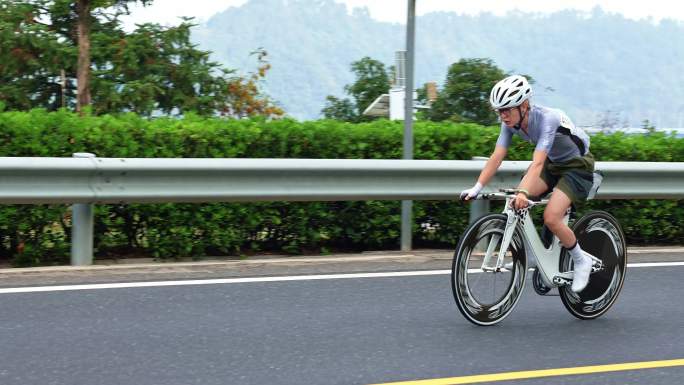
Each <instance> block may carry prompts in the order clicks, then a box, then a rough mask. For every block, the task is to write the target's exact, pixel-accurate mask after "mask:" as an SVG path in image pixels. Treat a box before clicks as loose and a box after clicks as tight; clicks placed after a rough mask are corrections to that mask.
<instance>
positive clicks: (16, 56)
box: [0, 0, 283, 117]
mask: <svg viewBox="0 0 684 385" xmlns="http://www.w3.org/2000/svg"><path fill="white" fill-rule="evenodd" d="M80 1H84V0H78V1H74V0H33V1H25V2H17V1H13V2H9V3H2V4H0V38H2V39H1V40H0V63H2V64H0V101H2V102H3V103H4V104H5V105H6V108H7V109H30V108H34V107H43V108H47V109H50V110H54V109H57V108H60V107H62V106H64V107H69V108H76V109H77V110H79V111H80V110H82V109H83V108H84V107H85V106H88V105H92V110H93V111H94V112H95V113H109V112H122V111H133V112H137V113H140V114H143V115H148V116H149V115H152V114H159V113H163V114H183V113H185V112H189V111H194V112H197V113H199V114H202V115H211V114H222V115H224V116H235V117H243V116H250V115H259V114H260V115H267V116H280V115H282V114H283V111H282V110H281V109H279V108H278V107H276V106H275V105H274V104H273V102H272V101H271V100H270V99H269V98H267V97H265V96H263V95H262V93H261V90H260V87H259V81H260V80H261V79H262V78H263V77H264V76H265V74H266V72H267V71H268V69H269V68H270V65H269V64H268V63H267V62H266V60H265V59H264V58H265V57H266V52H265V51H263V50H261V51H259V52H260V53H259V54H258V60H259V63H258V64H259V67H258V70H257V72H256V73H254V74H251V76H249V77H248V78H243V77H241V76H238V75H237V74H235V73H234V71H232V70H228V69H226V68H224V67H222V66H221V65H220V64H218V63H216V62H213V61H211V60H210V58H209V55H210V52H208V51H201V50H198V49H197V48H196V46H195V45H194V44H192V43H191V42H190V29H191V28H192V26H193V24H192V20H191V19H184V20H183V22H182V23H181V24H180V25H178V26H175V27H162V26H159V25H158V24H143V25H139V26H137V28H136V29H135V31H133V32H131V33H127V32H125V31H124V30H123V28H122V27H121V22H120V20H119V18H120V16H122V15H125V14H127V13H128V4H129V3H131V2H133V0H128V1H124V0H117V1H115V0H108V1H105V0H88V1H86V3H87V4H86V3H84V4H80V5H79V4H78V2H80ZM137 2H138V3H143V4H148V3H149V2H150V0H138V1H137ZM79 7H84V8H83V9H80V8H79ZM79 12H80V16H79ZM87 14H90V17H88V16H87ZM79 17H80V19H79ZM84 20H85V22H86V24H88V25H86V26H84V27H77V25H80V24H78V23H79V22H83V21H84ZM81 35H83V36H81ZM86 35H87V37H85V36H86ZM84 49H85V51H87V52H85V53H84ZM84 55H85V56H84Z"/></svg>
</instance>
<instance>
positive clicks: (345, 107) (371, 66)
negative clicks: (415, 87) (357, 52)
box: [321, 56, 390, 122]
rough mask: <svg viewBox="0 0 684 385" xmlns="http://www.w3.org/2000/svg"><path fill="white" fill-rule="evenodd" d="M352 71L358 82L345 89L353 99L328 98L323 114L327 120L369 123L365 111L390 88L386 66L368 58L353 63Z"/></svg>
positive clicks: (330, 96)
mask: <svg viewBox="0 0 684 385" xmlns="http://www.w3.org/2000/svg"><path fill="white" fill-rule="evenodd" d="M351 70H352V72H353V73H354V75H355V77H356V81H355V82H354V83H352V84H347V85H346V86H345V87H344V90H345V92H346V93H347V94H348V95H349V96H351V97H352V99H353V100H350V99H348V98H344V99H339V98H337V97H335V96H332V95H328V96H327V97H326V105H325V107H324V108H323V110H321V113H322V114H323V116H324V117H325V118H326V119H335V120H343V121H347V122H361V121H368V120H370V118H368V117H364V116H363V111H364V110H365V109H366V108H368V106H369V105H370V104H371V103H372V102H373V101H374V100H375V99H376V98H377V97H378V96H380V95H382V94H386V93H387V91H388V90H389V87H390V76H389V74H388V70H387V69H386V68H385V65H384V64H383V63H382V62H380V61H378V60H375V59H371V58H370V57H368V56H365V57H363V58H362V59H360V60H357V61H355V62H352V63H351Z"/></svg>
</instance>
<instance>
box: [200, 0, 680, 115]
mask: <svg viewBox="0 0 684 385" xmlns="http://www.w3.org/2000/svg"><path fill="white" fill-rule="evenodd" d="M402 4H403V2H402ZM402 6H403V5H402ZM405 34H406V31H405V26H404V25H401V24H397V23H386V22H379V21H376V20H374V19H372V18H371V17H370V15H369V13H368V11H367V10H366V9H365V8H356V9H354V11H353V12H351V14H350V13H349V12H348V11H347V8H346V6H345V5H344V4H339V3H336V2H335V1H334V0H251V1H249V2H247V3H245V4H244V5H243V6H241V7H233V8H229V9H227V10H225V11H223V12H220V13H217V14H216V15H214V16H213V17H211V18H210V19H209V20H208V21H207V22H206V23H203V24H201V25H199V26H197V27H195V29H194V30H193V41H195V42H196V43H197V44H198V45H199V46H200V47H201V48H202V49H207V50H211V51H213V55H214V56H213V57H214V59H215V60H217V61H220V62H222V63H224V64H226V66H228V67H230V68H236V69H238V70H240V71H242V72H248V71H250V70H254V69H255V68H256V58H255V57H253V56H250V55H249V54H250V52H252V51H254V50H256V49H257V48H260V47H263V48H264V49H265V50H266V51H267V52H268V54H269V55H268V58H269V61H270V63H271V64H272V65H273V68H272V70H271V71H270V72H269V73H268V75H267V80H266V82H265V84H264V87H265V89H266V91H267V93H268V94H269V95H270V96H271V97H273V98H274V99H275V100H276V101H278V102H279V103H280V104H281V105H282V106H283V107H284V108H285V110H286V111H287V112H288V113H289V114H290V115H292V116H294V117H296V118H298V119H316V118H319V117H320V110H321V108H322V107H323V105H324V99H325V96H326V95H331V94H332V95H336V96H343V95H344V92H343V87H344V85H345V84H348V83H351V82H353V81H354V78H353V76H352V74H351V72H350V69H349V65H350V63H351V62H352V61H355V60H358V59H360V58H362V57H364V56H370V57H372V58H374V59H378V60H381V61H383V62H384V63H385V64H387V65H392V64H394V62H393V61H394V52H395V51H397V50H401V49H404V47H405ZM474 57H487V58H492V59H493V60H494V61H495V62H496V64H497V65H498V66H499V67H501V68H502V69H504V70H505V71H508V72H515V73H524V74H529V75H531V76H532V77H533V78H534V79H535V80H536V83H535V85H534V89H535V96H534V99H533V100H534V101H535V102H538V103H540V104H545V105H548V106H552V107H557V108H561V109H563V110H565V111H566V112H567V113H568V114H569V115H570V116H571V117H572V118H573V119H574V120H575V121H576V123H578V124H580V125H597V124H601V121H603V123H604V124H605V121H606V120H609V121H612V123H613V124H617V125H619V126H622V125H631V126H639V125H641V122H642V121H643V120H645V119H648V120H649V121H650V122H651V123H653V124H655V126H656V127H658V128H661V127H684V60H683V59H684V23H682V22H677V21H672V20H663V21H660V22H659V23H655V22H653V21H652V20H641V21H635V20H631V19H626V18H624V17H622V16H620V15H617V14H610V13H606V12H604V11H602V10H601V9H600V8H595V9H594V10H593V11H591V12H589V13H586V12H579V11H561V12H557V13H553V14H548V15H541V14H535V13H523V12H511V13H508V14H506V15H505V16H495V15H492V14H487V13H484V14H480V15H477V16H468V15H458V14H455V13H448V12H436V13H429V14H426V15H423V16H420V17H418V18H417V19H416V84H417V85H421V84H423V83H425V82H427V81H431V80H434V81H437V82H438V84H439V85H441V84H442V83H443V82H444V79H445V77H446V73H447V68H448V66H449V65H450V64H451V63H454V62H456V61H458V60H459V59H460V58H474Z"/></svg>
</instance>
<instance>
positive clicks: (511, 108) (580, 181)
mask: <svg viewBox="0 0 684 385" xmlns="http://www.w3.org/2000/svg"><path fill="white" fill-rule="evenodd" d="M530 96H532V88H531V87H530V85H529V83H528V81H527V79H526V78H525V77H524V76H520V75H513V76H509V77H506V78H505V79H503V80H501V81H499V82H498V83H496V85H495V86H494V88H492V91H491V93H490V96H489V102H490V104H491V106H492V108H494V110H495V111H496V112H497V114H498V115H499V117H500V119H501V132H500V134H499V138H498V140H497V142H496V147H495V149H494V152H493V153H492V155H491V156H490V158H489V160H488V161H487V163H486V165H485V167H484V169H483V170H482V172H481V173H480V176H479V178H478V179H477V183H476V184H475V185H474V186H473V187H472V188H470V189H467V190H465V191H463V192H462V193H461V199H464V200H470V199H472V198H474V197H475V196H477V194H478V193H479V192H480V191H481V190H482V187H483V186H485V185H487V183H488V182H489V181H490V180H491V179H492V177H493V176H494V174H495V173H496V171H497V170H498V168H499V166H500V165H501V162H502V161H503V159H504V158H505V156H506V153H507V152H508V147H509V145H510V143H511V138H512V137H513V134H517V135H518V136H520V137H521V138H522V139H523V140H525V141H528V142H530V143H532V144H534V145H535V149H534V154H533V156H532V164H531V165H530V167H529V168H528V169H527V172H526V173H525V176H524V177H523V178H522V180H521V182H520V185H519V187H518V189H517V192H518V193H517V195H516V197H515V200H514V202H513V203H514V206H515V208H516V209H518V210H520V209H524V208H526V207H527V206H528V198H529V197H530V196H541V195H545V194H547V193H549V192H551V191H553V192H552V194H551V198H550V200H549V203H548V205H547V206H546V209H545V210H544V223H545V224H546V226H547V227H548V228H549V230H551V232H553V233H554V234H555V235H556V236H557V237H558V239H559V240H560V241H561V243H562V245H563V246H564V247H565V248H566V249H568V251H569V252H570V254H571V255H572V259H573V262H574V276H573V280H572V287H571V289H572V291H574V292H576V293H577V292H580V291H582V290H584V288H585V287H586V286H587V284H588V282H589V275H590V273H591V267H592V259H591V255H590V254H589V253H587V252H585V251H583V250H582V249H581V247H580V245H579V244H578V243H577V238H576V237H575V234H574V233H573V232H572V230H571V229H570V228H569V227H568V226H567V225H566V224H565V223H563V217H564V216H565V213H566V211H567V209H568V208H569V207H570V205H572V204H574V205H575V206H578V205H579V204H581V203H582V202H584V201H585V200H586V198H587V196H588V194H589V191H590V190H591V187H592V184H593V171H594V157H593V155H592V154H591V153H590V152H589V136H588V135H587V134H586V133H585V132H584V131H583V130H582V129H581V128H579V127H575V125H574V124H573V123H572V121H571V120H570V119H569V118H568V117H567V115H565V113H564V112H563V111H561V110H558V109H553V108H548V107H544V106H540V105H536V104H532V103H531V102H530Z"/></svg>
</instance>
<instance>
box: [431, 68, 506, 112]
mask: <svg viewBox="0 0 684 385" xmlns="http://www.w3.org/2000/svg"><path fill="white" fill-rule="evenodd" d="M505 76H506V73H505V72H504V71H503V70H501V69H500V68H499V67H497V66H496V65H495V64H494V62H493V61H492V60H491V59H479V58H476V59H461V60H459V61H458V62H456V63H454V64H452V65H451V66H450V67H449V71H448V73H447V77H446V81H445V84H444V87H443V88H442V90H441V91H440V92H439V93H438V96H437V100H436V101H435V102H434V103H433V105H432V108H431V109H430V110H429V111H428V112H427V117H428V119H430V120H434V121H441V120H452V121H455V122H473V123H478V124H482V125H492V124H495V123H496V121H497V116H496V114H495V113H494V111H492V108H491V106H490V105H489V92H490V91H491V89H492V87H493V86H494V84H496V82H498V81H499V80H501V79H503V78H504V77H505Z"/></svg>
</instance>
